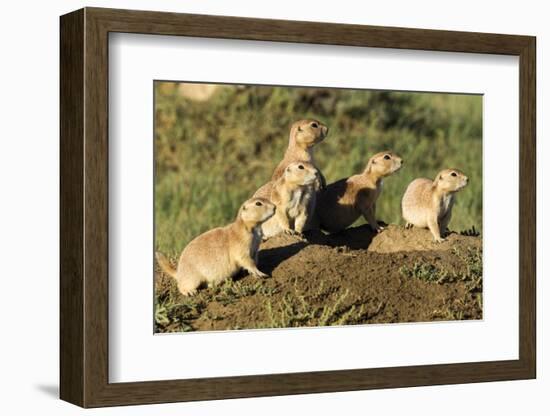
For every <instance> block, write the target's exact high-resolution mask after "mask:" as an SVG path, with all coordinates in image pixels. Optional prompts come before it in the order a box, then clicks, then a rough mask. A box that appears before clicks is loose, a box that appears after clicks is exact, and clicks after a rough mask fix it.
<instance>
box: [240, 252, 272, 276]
mask: <svg viewBox="0 0 550 416" xmlns="http://www.w3.org/2000/svg"><path fill="white" fill-rule="evenodd" d="M238 263H239V266H241V267H242V268H243V269H245V270H246V271H247V272H248V273H250V274H252V275H254V276H256V277H269V275H267V274H265V273H264V272H262V271H261V270H260V269H258V267H257V266H256V262H255V261H254V260H253V259H252V258H251V257H250V256H242V257H241V258H240V259H239V261H238Z"/></svg>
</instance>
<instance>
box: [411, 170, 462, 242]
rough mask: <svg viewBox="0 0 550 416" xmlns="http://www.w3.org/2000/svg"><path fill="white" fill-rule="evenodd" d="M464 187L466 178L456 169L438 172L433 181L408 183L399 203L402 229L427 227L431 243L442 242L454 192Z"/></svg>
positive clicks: (422, 180)
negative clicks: (430, 234) (431, 236)
mask: <svg viewBox="0 0 550 416" xmlns="http://www.w3.org/2000/svg"><path fill="white" fill-rule="evenodd" d="M467 184H468V177H467V176H466V175H465V174H464V173H462V172H461V171H459V170H458V169H445V170H442V171H441V172H439V173H438V174H437V176H436V178H435V180H433V181H432V180H430V179H426V178H419V179H415V180H414V181H412V182H411V183H410V184H409V186H408V187H407V190H406V191H405V194H404V195H403V200H402V201H401V211H402V214H403V218H404V219H405V221H407V225H406V227H407V228H410V227H412V226H413V225H414V226H416V227H421V228H429V230H430V231H431V233H432V235H433V238H434V240H435V241H436V242H438V243H440V242H442V241H443V240H444V238H442V235H444V234H445V233H446V232H447V226H448V225H449V221H451V214H452V209H453V204H454V199H455V193H456V192H458V191H460V190H461V189H462V188H464V187H465V186H466V185H467Z"/></svg>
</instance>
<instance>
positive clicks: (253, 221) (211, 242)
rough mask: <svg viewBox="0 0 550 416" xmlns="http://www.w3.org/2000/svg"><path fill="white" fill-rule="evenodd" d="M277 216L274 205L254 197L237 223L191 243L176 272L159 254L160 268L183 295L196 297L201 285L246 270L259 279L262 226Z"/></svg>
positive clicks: (243, 210) (242, 206) (241, 213)
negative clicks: (176, 283)
mask: <svg viewBox="0 0 550 416" xmlns="http://www.w3.org/2000/svg"><path fill="white" fill-rule="evenodd" d="M274 214H275V205H273V204H272V203H271V202H269V201H268V200H267V199H265V198H251V199H249V200H248V201H246V202H245V203H244V204H243V205H241V207H240V209H239V213H238V215H237V218H236V219H235V221H234V222H232V223H231V224H229V225H226V226H225V227H219V228H214V229H212V230H210V231H207V232H205V233H204V234H201V235H199V236H198V237H196V238H195V239H194V240H192V241H191V242H190V243H189V244H188V245H187V246H186V247H185V248H184V250H183V251H182V253H181V256H180V258H179V261H178V266H177V269H174V268H173V267H172V266H171V265H170V263H169V261H168V259H167V258H166V257H165V256H164V255H163V254H162V253H160V252H157V253H156V257H157V261H158V263H159V265H160V267H161V269H162V270H163V271H164V273H166V274H167V275H169V276H172V277H173V278H174V279H176V280H177V282H178V289H179V291H180V292H181V293H182V294H183V295H186V296H187V295H193V294H194V293H195V292H196V290H197V288H198V287H199V286H200V285H201V283H203V282H206V283H208V284H210V283H214V284H216V283H219V282H221V281H223V280H225V279H228V278H230V277H232V276H233V275H234V274H235V273H236V272H237V271H239V269H241V268H243V269H245V270H247V271H248V272H249V273H250V274H252V275H255V276H257V277H267V275H266V274H265V273H262V272H261V271H260V270H258V267H257V263H258V247H259V246H260V242H261V240H262V231H261V225H262V223H264V222H265V221H267V220H268V219H269V218H271V217H272V216H273V215H274Z"/></svg>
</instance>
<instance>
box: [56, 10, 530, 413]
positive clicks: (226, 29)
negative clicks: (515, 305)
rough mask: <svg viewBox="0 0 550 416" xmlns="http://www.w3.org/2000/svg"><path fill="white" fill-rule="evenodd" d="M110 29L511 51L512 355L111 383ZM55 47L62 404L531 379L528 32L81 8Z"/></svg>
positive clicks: (65, 20) (66, 21) (65, 19)
mask: <svg viewBox="0 0 550 416" xmlns="http://www.w3.org/2000/svg"><path fill="white" fill-rule="evenodd" d="M109 32H128V33H144V34H155V35H180V36H194V37H207V38H227V39H247V40H264V41H280V42H300V43H314V44H332V45H347V46H369V47H384V48H401V49H421V50H432V51H450V52H470V53H486V54H504V55H516V56H519V60H520V64H519V65H520V106H519V112H520V143H519V152H520V188H519V192H520V224H519V230H520V253H519V259H520V267H519V270H518V273H519V311H520V312H519V340H520V341H519V359H518V360H509V361H492V362H473V363H462V364H445V365H422V366H407V367H392V368H374V369H357V370H341V371H324V372H309V373H291V374H267V375H257V376H239V377H221V378H208V379H188V380H170V381H148V382H137V383H109V380H108V221H109V218H108V154H107V152H108V140H109V139H108V125H107V123H108V34H109ZM60 46H61V96H60V101H61V182H60V183H61V247H60V252H61V258H60V261H61V268H60V274H61V276H60V277H61V285H60V291H61V293H60V296H61V303H60V309H61V315H60V344H61V348H60V360H61V369H60V372H61V374H60V375H61V386H60V396H61V398H62V399H63V400H66V401H68V402H71V403H74V404H77V405H80V406H83V407H98V406H112V405H128V404H144V403H162V402H175V401H191V400H210V399H225V398H237V397H256V396H269V395H285V394H303V393H320V392H336V391H351V390H363V389H375V388H390V387H392V388H395V387H408V386H421V385H437V384H452V383H471V382H484V381H497V380H517V379H528V378H535V376H536V332H535V331H536V328H535V319H536V318H535V311H536V305H535V282H536V276H535V264H536V259H535V252H536V250H535V249H536V227H535V225H536V223H535V221H536V207H535V202H536V190H535V188H536V182H535V181H536V177H535V175H536V165H535V159H536V158H535V156H536V149H535V124H536V123H535V105H536V97H535V49H536V47H535V38H534V37H529V36H515V35H514V36H511V35H498V34H484V33H467V32H450V31H435V30H420V29H402V28H389V27H375V26H359V25H342V24H327V23H314V22H294V21H283V20H262V19H250V18H239V17H222V16H203V15H188V14H175V13H160V12H145V11H129V10H114V9H98V8H85V9H81V10H78V11H75V12H72V13H70V14H67V15H65V16H62V17H61V45H60Z"/></svg>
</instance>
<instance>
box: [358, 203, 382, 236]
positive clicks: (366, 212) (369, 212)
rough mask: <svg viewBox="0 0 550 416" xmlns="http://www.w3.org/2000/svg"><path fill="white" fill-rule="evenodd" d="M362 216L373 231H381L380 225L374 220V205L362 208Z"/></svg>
mask: <svg viewBox="0 0 550 416" xmlns="http://www.w3.org/2000/svg"><path fill="white" fill-rule="evenodd" d="M363 217H364V218H365V219H366V220H367V221H368V223H369V225H370V226H371V228H372V229H373V230H374V231H376V232H377V233H379V232H380V231H382V227H380V226H379V225H378V222H376V216H375V213H374V206H372V207H369V208H364V209H363Z"/></svg>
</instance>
